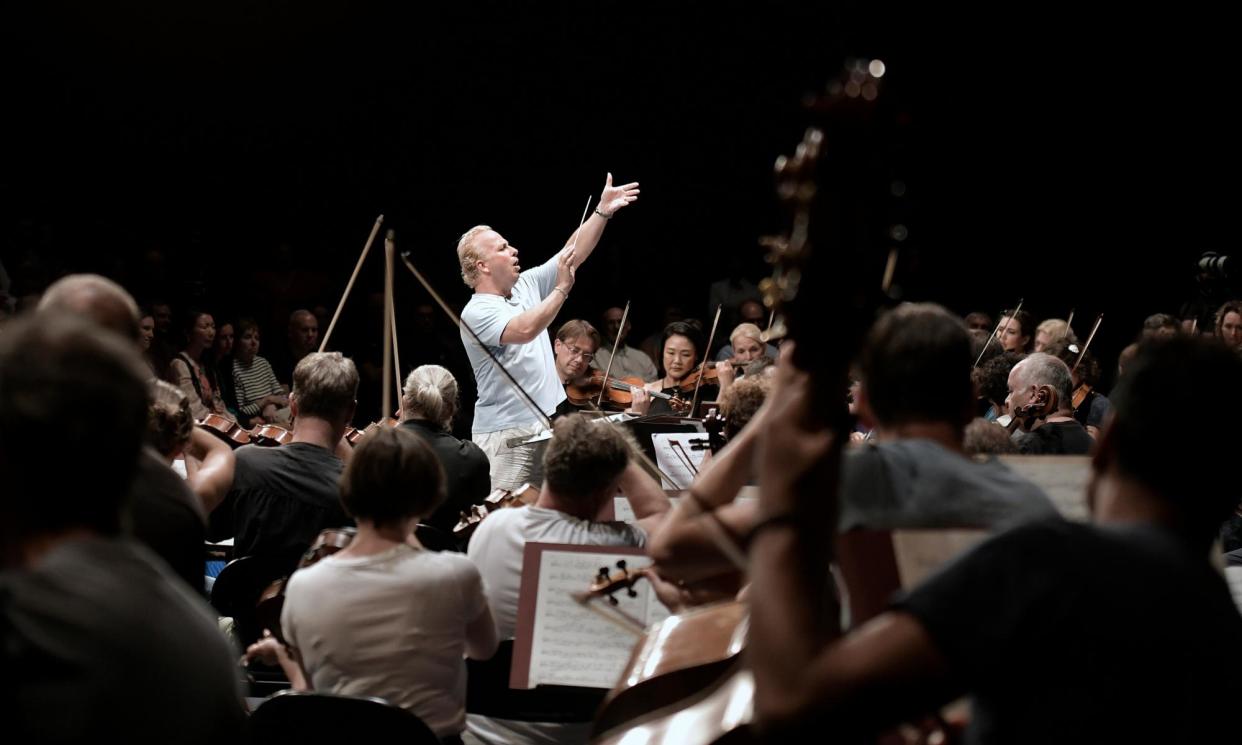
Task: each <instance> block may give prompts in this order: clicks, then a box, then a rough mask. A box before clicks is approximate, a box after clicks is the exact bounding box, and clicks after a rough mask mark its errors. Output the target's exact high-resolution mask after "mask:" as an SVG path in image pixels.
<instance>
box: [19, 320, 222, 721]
mask: <svg viewBox="0 0 1242 745" xmlns="http://www.w3.org/2000/svg"><path fill="white" fill-rule="evenodd" d="M134 323H135V331H134V335H133V337H131V338H127V339H123V338H121V337H119V336H117V335H116V334H114V333H112V332H111V331H105V330H102V329H101V328H100V327H99V326H98V325H95V324H92V323H90V322H89V321H88V320H86V319H84V318H83V317H81V316H80V315H79V316H71V315H68V314H65V313H63V312H57V311H47V310H41V311H39V312H38V313H35V314H32V315H30V316H28V317H26V318H21V319H17V320H15V321H13V322H11V323H10V324H9V325H7V326H6V327H5V330H4V334H3V335H0V484H3V485H4V486H3V488H2V489H0V670H3V671H4V677H5V680H4V684H3V688H4V694H3V695H0V717H2V718H3V721H4V736H5V741H6V742H13V743H71V742H76V743H83V742H92V741H101V742H130V743H158V742H182V743H201V745H219V743H226V742H237V741H239V739H240V738H242V736H243V734H242V729H243V725H244V719H245V716H244V709H243V706H242V699H241V691H240V690H239V686H238V678H237V674H236V657H235V653H234V652H233V651H232V650H231V649H230V647H229V645H228V643H227V642H226V641H225V639H224V637H223V636H222V635H221V634H220V631H219V629H217V628H216V623H215V619H214V618H213V616H212V614H211V613H210V612H209V610H208V608H207V606H206V604H205V603H204V602H203V601H202V600H201V599H200V598H198V597H195V596H194V595H192V594H191V593H190V591H189V589H188V588H186V587H185V586H184V585H183V584H182V583H181V582H180V581H179V580H178V579H177V578H176V577H175V575H173V574H172V572H170V571H169V568H168V567H167V566H166V565H165V564H164V562H162V561H160V559H159V558H157V557H156V556H155V554H153V553H151V552H150V551H148V550H147V549H146V548H144V547H142V546H140V545H139V544H137V543H136V542H134V541H133V540H131V539H130V538H128V537H126V536H124V534H123V527H122V526H123V523H124V520H125V518H124V516H123V514H122V513H123V503H124V501H125V498H126V492H127V490H128V489H129V485H130V482H131V481H132V480H133V478H134V477H135V474H136V472H137V463H138V462H139V453H140V452H141V448H142V438H143V430H144V428H145V413H146V399H147V389H146V383H145V379H146V377H147V375H148V373H147V370H146V366H145V365H144V364H143V362H142V361H141V359H140V356H139V352H138V350H137V344H136V336H137V332H136V328H137V313H136V311H135V313H134ZM67 453H69V454H72V461H71V462H66V454H67ZM157 464H158V461H157ZM165 470H168V469H167V468H165ZM170 473H171V472H170ZM201 545H202V544H201V542H200V544H199V550H200V551H201ZM201 579H202V564H201V562H200V564H199V580H200V582H201Z"/></svg>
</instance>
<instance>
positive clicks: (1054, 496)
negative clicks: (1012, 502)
mask: <svg viewBox="0 0 1242 745" xmlns="http://www.w3.org/2000/svg"><path fill="white" fill-rule="evenodd" d="M998 457H999V458H1000V461H1001V463H1004V464H1005V465H1007V466H1009V467H1010V468H1011V469H1013V470H1014V471H1015V472H1016V473H1017V474H1018V475H1020V476H1022V477H1023V478H1025V479H1027V480H1028V481H1032V482H1034V483H1035V484H1036V485H1037V486H1038V487H1039V488H1041V489H1043V490H1044V493H1046V494H1047V495H1048V498H1049V499H1051V500H1052V503H1053V504H1054V505H1056V508H1057V510H1058V511H1060V513H1061V515H1062V516H1063V517H1065V518H1066V519H1068V520H1077V521H1079V522H1085V521H1087V520H1088V519H1090V517H1091V516H1090V515H1089V514H1088V512H1087V480H1088V479H1089V478H1090V476H1091V458H1090V456H1086V455H1001V456H998Z"/></svg>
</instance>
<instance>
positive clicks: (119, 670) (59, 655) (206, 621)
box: [0, 538, 245, 745]
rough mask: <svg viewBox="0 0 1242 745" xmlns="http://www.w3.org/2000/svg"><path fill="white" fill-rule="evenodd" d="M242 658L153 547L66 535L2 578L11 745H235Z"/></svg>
mask: <svg viewBox="0 0 1242 745" xmlns="http://www.w3.org/2000/svg"><path fill="white" fill-rule="evenodd" d="M236 655H237V653H236V651H235V650H233V649H232V648H231V647H230V645H229V644H228V642H227V641H226V640H225V637H224V635H223V634H221V633H220V631H219V629H218V628H216V618H215V614H213V613H212V612H210V610H209V609H208V607H207V604H206V603H205V602H204V601H203V600H202V599H201V598H199V597H196V596H195V595H194V594H193V592H192V590H191V589H190V588H189V587H186V586H185V583H184V582H182V581H181V580H179V579H177V578H176V577H174V576H173V574H172V573H171V572H169V570H168V567H167V566H166V565H164V563H163V562H162V561H160V560H159V558H158V557H156V556H155V554H153V553H151V552H150V551H149V550H147V549H146V548H145V547H144V546H141V545H138V544H137V543H135V542H133V541H131V540H126V539H116V538H82V539H75V540H66V541H64V542H63V543H61V544H60V545H58V546H56V547H55V548H53V549H52V550H51V551H49V552H48V553H47V554H45V555H44V556H43V557H42V558H40V559H39V560H38V562H37V563H36V564H35V565H34V566H31V567H29V568H27V569H18V570H10V571H6V572H0V670H3V671H4V676H3V682H0V716H3V720H4V723H5V733H4V734H5V740H6V742H14V743H17V742H22V743H26V742H48V743H50V742H88V741H94V740H99V741H101V742H107V741H112V742H124V743H153V744H154V743H166V742H173V741H176V742H182V743H203V745H218V744H219V743H228V742H236V741H237V740H238V738H240V737H241V735H242V727H243V724H244V720H245V714H244V710H243V708H242V699H241V687H240V685H239V677H238V672H237V656H236Z"/></svg>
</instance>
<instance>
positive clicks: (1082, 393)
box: [1070, 383, 1093, 413]
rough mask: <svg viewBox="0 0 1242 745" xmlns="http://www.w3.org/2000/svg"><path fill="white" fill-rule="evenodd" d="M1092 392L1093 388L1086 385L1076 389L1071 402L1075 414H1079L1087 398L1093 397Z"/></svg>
mask: <svg viewBox="0 0 1242 745" xmlns="http://www.w3.org/2000/svg"><path fill="white" fill-rule="evenodd" d="M1092 390H1093V389H1092V388H1091V386H1089V385H1087V384H1086V383H1083V384H1082V385H1080V386H1078V387H1077V388H1075V389H1074V397H1073V398H1072V399H1071V400H1070V403H1071V404H1072V405H1073V407H1074V411H1075V413H1077V411H1078V407H1079V406H1082V402H1083V401H1086V400H1087V397H1088V396H1090V395H1091V391H1092Z"/></svg>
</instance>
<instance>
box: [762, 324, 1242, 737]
mask: <svg viewBox="0 0 1242 745" xmlns="http://www.w3.org/2000/svg"><path fill="white" fill-rule="evenodd" d="M785 378H786V379H785V380H783V386H782V390H781V394H782V396H781V397H780V398H776V399H774V401H777V402H779V405H778V406H775V407H774V410H773V411H772V412H770V415H769V416H767V417H766V418H765V422H766V423H767V424H768V427H767V429H766V432H765V434H764V438H763V453H762V454H761V455H760V458H759V462H760V464H761V465H760V483H761V484H762V488H761V494H760V501H761V506H762V510H763V514H764V515H765V521H764V522H763V523H761V525H762V528H761V529H760V531H759V532H758V533H757V534H756V536H755V537H754V539H753V540H752V543H751V554H750V558H751V571H752V574H753V576H754V580H753V584H752V589H751V593H752V594H751V597H752V602H753V607H755V608H763V609H764V612H763V613H752V615H751V617H750V636H749V644H750V647H749V649H748V651H749V652H751V654H750V656H749V659H750V662H751V669H752V671H753V673H754V676H755V699H754V702H755V709H756V714H757V717H758V720H759V724H760V725H761V727H762V728H763V729H764V730H766V731H765V732H764V734H765V735H766V736H768V737H769V738H771V740H772V741H774V742H779V741H785V742H793V741H800V740H801V739H802V738H800V737H798V736H797V735H798V734H799V733H806V732H808V731H813V732H815V733H817V734H819V735H820V736H823V737H829V738H831V739H833V740H840V741H849V742H854V741H858V742H866V741H869V740H868V735H873V734H874V733H875V732H877V731H878V730H880V729H881V728H884V727H886V726H888V725H891V724H892V723H893V722H895V721H899V720H900V719H902V718H906V717H909V716H911V715H916V716H917V715H920V714H922V713H924V712H927V711H931V710H935V709H936V708H938V707H940V706H943V705H945V704H947V703H948V702H950V701H952V700H954V699H956V698H957V697H959V696H962V695H964V694H970V695H972V697H973V700H972V702H971V704H972V705H971V721H970V724H969V726H968V730H967V732H966V737H965V738H964V741H965V742H974V743H1051V742H1059V743H1070V742H1072V743H1098V742H1160V743H1164V742H1185V743H1192V742H1193V743H1207V742H1230V741H1233V740H1236V739H1237V717H1236V715H1235V708H1234V707H1235V705H1236V702H1237V701H1238V700H1239V697H1242V680H1239V678H1238V676H1237V674H1236V670H1237V669H1238V667H1239V665H1240V664H1242V619H1240V618H1239V615H1238V611H1237V608H1236V607H1235V606H1234V603H1233V600H1232V599H1231V597H1230V593H1229V589H1228V587H1227V586H1226V583H1225V581H1224V579H1223V578H1222V577H1221V576H1220V574H1219V572H1217V571H1216V570H1214V569H1213V568H1212V567H1211V566H1210V564H1209V562H1208V561H1207V555H1208V550H1209V546H1210V545H1211V543H1212V540H1213V538H1214V537H1215V535H1216V533H1217V530H1218V529H1219V527H1220V524H1221V522H1222V520H1224V519H1225V517H1226V516H1227V515H1229V513H1230V512H1231V511H1232V510H1233V509H1234V507H1235V505H1236V504H1237V500H1238V495H1237V481H1236V467H1235V466H1234V454H1235V453H1236V452H1237V451H1238V448H1239V447H1240V446H1242V436H1240V434H1239V431H1238V429H1237V426H1236V424H1235V422H1236V421H1237V419H1236V418H1235V417H1234V416H1233V413H1234V411H1235V410H1238V411H1239V413H1242V400H1240V399H1239V398H1238V397H1236V396H1230V395H1229V393H1228V392H1229V391H1231V390H1232V389H1233V388H1234V387H1236V385H1237V381H1238V380H1239V379H1242V362H1239V360H1238V359H1237V357H1236V355H1233V354H1231V353H1229V352H1227V351H1225V350H1223V349H1221V347H1220V346H1219V345H1212V344H1208V343H1205V342H1203V341H1201V340H1193V339H1187V338H1172V339H1168V340H1165V341H1163V342H1162V343H1158V344H1153V345H1150V346H1149V347H1148V348H1146V349H1144V350H1143V351H1142V352H1140V355H1139V357H1138V359H1136V360H1135V362H1134V363H1133V365H1132V366H1131V367H1130V368H1129V369H1128V370H1127V373H1126V377H1125V378H1123V379H1122V380H1121V381H1120V382H1119V383H1118V386H1117V388H1115V389H1114V391H1113V402H1114V406H1115V409H1114V411H1115V415H1114V417H1113V419H1112V420H1111V422H1109V423H1108V424H1107V425H1106V427H1105V430H1104V434H1103V437H1102V438H1101V440H1100V446H1099V450H1098V452H1097V454H1096V456H1095V459H1094V462H1093V474H1092V477H1091V482H1090V484H1089V486H1088V497H1089V498H1088V503H1089V504H1090V505H1091V509H1092V513H1093V517H1094V519H1095V521H1096V522H1098V523H1100V524H1099V525H1098V526H1096V525H1085V524H1079V523H1072V522H1066V521H1064V520H1061V519H1053V520H1048V521H1041V522H1037V523H1031V524H1028V525H1026V526H1022V527H1019V528H1015V529H1014V530H1012V531H1009V532H1007V533H1004V534H1001V535H999V536H997V537H995V538H993V539H991V540H989V541H988V542H986V543H984V544H983V545H981V546H979V547H978V548H976V549H975V550H974V551H972V552H970V553H969V554H967V555H966V556H964V557H962V558H960V559H958V560H957V561H956V562H954V563H953V564H951V565H950V566H948V567H947V568H945V569H944V570H942V571H941V572H940V573H938V574H936V575H934V576H932V577H931V578H929V579H928V580H927V581H926V582H924V583H923V584H922V585H920V586H918V587H916V588H915V589H913V590H912V591H911V592H910V593H909V594H907V595H906V596H905V597H904V598H901V599H899V600H898V601H897V602H896V603H895V604H894V605H893V606H892V607H891V609H890V610H889V611H887V612H885V613H883V614H882V615H880V616H877V617H876V618H875V619H873V620H872V621H870V622H869V623H868V624H867V625H866V626H865V627H863V628H861V629H859V630H858V631H857V632H855V633H851V634H848V635H845V636H843V637H840V638H836V639H834V637H836V636H837V634H836V633H834V632H833V631H832V630H828V631H826V632H825V633H823V634H820V633H812V631H811V630H812V629H814V630H815V631H816V632H818V631H820V630H821V629H823V628H824V627H823V626H819V625H817V620H818V619H820V618H822V617H823V615H824V610H823V608H824V606H826V605H831V604H832V602H833V600H832V597H831V596H830V595H826V594H825V593H824V592H823V587H824V585H823V582H822V577H823V574H822V573H821V572H822V571H824V566H825V565H826V564H827V563H828V562H829V561H830V560H831V546H830V545H829V542H828V541H825V540H824V537H823V535H822V534H819V533H818V532H816V531H814V530H813V529H808V528H807V527H806V521H805V519H802V517H801V516H803V515H806V514H807V513H808V512H811V513H814V512H816V511H818V510H820V509H821V505H822V504H823V502H824V500H825V496H826V494H831V490H830V489H831V488H830V486H829V487H827V489H828V491H825V485H823V484H822V483H821V484H815V483H813V482H810V481H808V475H809V474H811V473H814V472H815V469H817V468H818V467H819V466H820V464H821V463H822V459H823V458H824V457H825V456H826V455H827V454H828V452H827V451H828V448H829V447H830V444H831V439H830V438H831V435H830V434H829V433H827V432H825V431H822V430H817V429H815V430H812V429H808V428H807V427H806V425H804V424H803V423H802V422H801V419H800V417H799V414H800V413H801V411H802V409H803V408H804V407H806V406H807V405H808V404H809V400H810V399H809V398H808V390H807V388H808V382H807V380H806V379H805V376H799V375H797V374H792V375H791V374H788V371H787V372H786V376H785ZM1181 431H1190V432H1194V433H1195V435H1196V436H1195V437H1193V438H1179V437H1170V436H1169V433H1170V432H1181ZM795 567H796V568H797V569H795ZM829 615H830V612H829Z"/></svg>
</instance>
